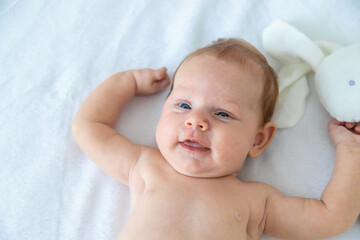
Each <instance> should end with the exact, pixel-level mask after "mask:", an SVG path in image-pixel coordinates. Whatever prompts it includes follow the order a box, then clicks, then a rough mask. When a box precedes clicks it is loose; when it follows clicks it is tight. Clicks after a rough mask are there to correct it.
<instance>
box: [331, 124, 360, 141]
mask: <svg viewBox="0 0 360 240" xmlns="http://www.w3.org/2000/svg"><path fill="white" fill-rule="evenodd" d="M328 129H329V132H330V137H331V140H332V141H333V143H334V145H335V147H336V146H337V145H338V144H339V143H344V142H347V141H349V142H353V143H357V144H359V145H360V123H348V122H339V121H337V120H336V119H333V120H332V121H330V122H329V125H328Z"/></svg>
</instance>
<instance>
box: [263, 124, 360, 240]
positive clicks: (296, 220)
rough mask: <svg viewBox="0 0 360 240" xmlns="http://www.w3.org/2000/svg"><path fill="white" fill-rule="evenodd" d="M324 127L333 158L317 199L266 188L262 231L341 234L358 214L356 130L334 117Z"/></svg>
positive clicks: (359, 139) (287, 235) (359, 146)
mask: <svg viewBox="0 0 360 240" xmlns="http://www.w3.org/2000/svg"><path fill="white" fill-rule="evenodd" d="M328 127H329V132H330V136H331V139H332V141H333V143H334V145H335V147H336V160H335V167H334V172H333V174H332V177H331V179H330V182H329V183H328V185H327V187H326V188H325V190H324V192H323V194H322V197H321V200H316V199H305V198H296V197H285V196H284V195H283V194H282V193H280V192H279V191H277V190H275V189H273V188H270V187H269V189H268V190H269V192H268V198H267V204H266V227H265V233H266V234H269V235H273V236H277V237H280V238H284V239H301V240H304V239H320V238H327V237H331V236H335V235H338V234H341V233H342V232H344V231H346V230H347V229H348V228H350V227H351V226H352V225H353V224H354V223H355V221H356V219H357V217H358V216H359V213H360V129H359V128H358V127H356V126H355V125H354V124H345V123H340V122H338V121H336V120H333V121H331V122H330V123H329V126H328ZM349 128H350V129H349Z"/></svg>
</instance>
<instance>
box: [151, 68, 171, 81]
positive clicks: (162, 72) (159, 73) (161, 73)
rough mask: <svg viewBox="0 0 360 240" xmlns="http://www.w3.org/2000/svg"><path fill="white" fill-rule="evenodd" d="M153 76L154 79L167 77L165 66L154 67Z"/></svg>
mask: <svg viewBox="0 0 360 240" xmlns="http://www.w3.org/2000/svg"><path fill="white" fill-rule="evenodd" d="M154 78H155V79H156V80H163V79H166V78H169V76H168V74H167V69H166V67H162V68H159V69H154Z"/></svg>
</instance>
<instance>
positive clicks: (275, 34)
mask: <svg viewBox="0 0 360 240" xmlns="http://www.w3.org/2000/svg"><path fill="white" fill-rule="evenodd" d="M263 46H264V49H265V51H266V52H268V53H270V54H271V55H272V56H273V57H275V58H276V59H277V60H279V61H280V62H281V63H283V64H291V63H300V62H305V63H307V64H309V65H310V66H311V68H312V69H313V71H315V70H316V69H317V67H318V66H319V65H320V63H321V62H322V60H323V59H324V57H325V56H324V54H323V52H322V51H321V49H320V48H319V47H318V46H317V45H316V44H315V43H314V42H313V41H312V40H311V39H309V38H308V37H307V36H305V34H303V33H302V32H300V31H299V30H297V29H296V28H294V27H293V26H291V25H290V24H288V23H286V22H284V21H283V20H281V19H277V20H275V21H274V22H273V23H272V24H271V25H270V26H269V27H268V28H266V29H265V31H264V33H263Z"/></svg>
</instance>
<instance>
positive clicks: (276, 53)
mask: <svg viewBox="0 0 360 240" xmlns="http://www.w3.org/2000/svg"><path fill="white" fill-rule="evenodd" d="M263 45H264V49H265V51H267V52H268V53H270V54H271V55H272V56H273V57H274V58H276V59H277V60H279V61H280V62H281V63H282V64H283V66H282V67H281V69H280V72H279V73H278V81H279V102H278V104H277V106H276V109H275V113H274V116H273V119H272V121H274V122H275V124H276V125H277V127H278V128H289V127H293V126H295V125H296V124H297V123H298V122H299V121H300V119H301V117H302V116H303V114H304V111H305V105H306V98H307V96H308V94H309V87H308V84H307V80H306V74H307V73H309V72H310V71H311V70H315V69H317V67H318V66H319V65H320V63H321V62H322V60H323V59H324V57H325V56H324V54H323V53H322V51H321V49H320V48H319V47H318V46H317V45H316V44H315V43H314V42H313V41H311V40H310V39H309V38H308V37H306V36H305V35H304V34H303V33H302V32H300V31H299V30H297V29H296V28H294V27H293V26H291V25H289V24H287V23H286V22H284V21H282V20H280V19H278V20H276V21H275V22H273V23H272V24H271V25H270V26H269V27H268V28H267V29H265V31H264V33H263Z"/></svg>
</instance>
